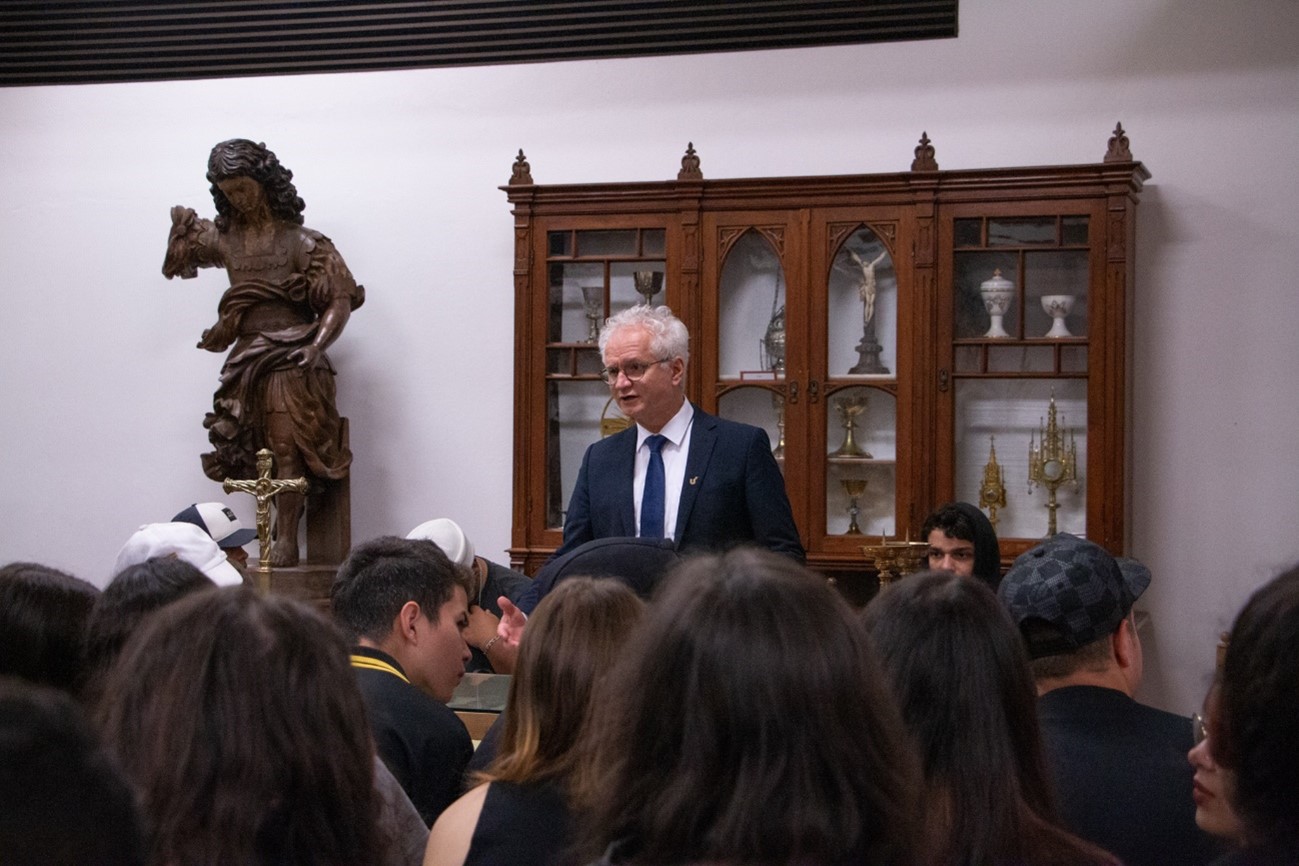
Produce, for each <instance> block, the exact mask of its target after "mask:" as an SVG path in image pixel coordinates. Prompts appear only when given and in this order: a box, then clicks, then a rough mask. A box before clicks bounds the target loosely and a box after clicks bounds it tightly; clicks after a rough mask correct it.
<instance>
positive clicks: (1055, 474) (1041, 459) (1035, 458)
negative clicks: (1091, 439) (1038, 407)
mask: <svg viewBox="0 0 1299 866" xmlns="http://www.w3.org/2000/svg"><path fill="white" fill-rule="evenodd" d="M1046 417H1047V421H1046V425H1045V426H1041V427H1039V428H1038V432H1037V441H1036V443H1035V442H1034V437H1033V434H1030V435H1029V439H1028V492H1029V494H1030V495H1031V494H1032V493H1033V485H1034V484H1037V485H1040V486H1042V487H1045V488H1046V491H1047V501H1046V508H1047V513H1048V515H1049V517H1048V518H1047V531H1046V534H1047V537H1048V538H1049V537H1051V536H1052V535H1055V533H1056V522H1055V512H1056V509H1058V508H1059V507H1060V503H1058V502H1056V496H1055V494H1056V491H1057V490H1058V489H1059V488H1060V485H1062V484H1073V486H1074V489H1075V490H1077V489H1078V442H1077V440H1075V439H1074V435H1073V433H1072V432H1070V433H1069V445H1068V447H1066V446H1065V442H1064V439H1065V434H1064V431H1062V430H1061V429H1060V426H1059V424H1058V423H1057V422H1056V409H1055V391H1054V390H1052V391H1051V403H1050V405H1049V406H1048V407H1047V415H1046ZM1039 423H1040V422H1039Z"/></svg>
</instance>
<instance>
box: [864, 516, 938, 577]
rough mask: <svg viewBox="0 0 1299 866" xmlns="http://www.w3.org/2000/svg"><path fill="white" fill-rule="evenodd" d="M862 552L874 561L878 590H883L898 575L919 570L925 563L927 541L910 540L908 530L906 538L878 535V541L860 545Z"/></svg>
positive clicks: (927, 551) (927, 549) (901, 575)
mask: <svg viewBox="0 0 1299 866" xmlns="http://www.w3.org/2000/svg"><path fill="white" fill-rule="evenodd" d="M861 550H862V553H864V554H866V558H867V559H870V560H872V561H873V562H874V563H875V570H876V571H877V572H879V578H880V590H881V591H883V590H884V589H886V588H887V587H888V585H889V584H890V583H892V582H893V581H894V580H895V579H897V578H899V577H905V576H906V575H908V574H913V573H915V572H917V571H920V570H921V569H922V568H923V567H924V565H925V564H926V563H927V561H928V559H927V557H928V554H929V542H927V541H912V540H911V532H910V531H909V530H908V532H907V536H906V540H904V541H889V540H888V539H886V538H885V537H884V536H882V535H881V536H880V543H879V544H878V545H875V544H866V545H862V549H861Z"/></svg>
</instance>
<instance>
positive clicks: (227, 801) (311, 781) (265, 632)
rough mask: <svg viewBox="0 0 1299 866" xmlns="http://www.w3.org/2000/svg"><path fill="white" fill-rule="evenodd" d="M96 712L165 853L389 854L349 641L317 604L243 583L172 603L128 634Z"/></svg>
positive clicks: (223, 856)
mask: <svg viewBox="0 0 1299 866" xmlns="http://www.w3.org/2000/svg"><path fill="white" fill-rule="evenodd" d="M96 715H97V719H98V721H99V724H100V729H101V731H102V733H103V736H104V742H105V744H106V746H107V747H108V748H109V749H110V750H111V751H112V752H113V754H114V755H115V756H116V758H117V760H118V762H119V764H120V765H121V766H122V769H123V771H124V772H125V773H126V775H127V777H128V778H130V779H131V781H132V782H133V783H134V785H135V787H136V789H137V791H138V792H139V795H140V799H141V804H142V807H143V810H144V813H145V814H146V815H147V816H149V819H150V823H151V830H152V832H151V838H150V846H151V848H152V853H153V857H152V862H156V863H247V864H266V866H269V864H302V866H306V864H330V866H334V864H336V866H343V864H356V863H373V862H379V860H380V858H379V857H378V856H376V854H377V851H376V847H377V845H378V843H377V842H376V836H375V819H376V816H377V814H378V811H377V810H378V801H377V799H376V797H377V795H376V794H375V793H374V786H373V773H374V767H373V760H374V759H373V746H372V744H371V740H370V734H369V726H368V722H367V720H366V715H365V707H364V704H363V703H362V701H361V695H360V692H359V689H358V687H357V684H356V679H355V677H354V675H353V674H352V671H351V668H350V666H349V662H348V646H347V642H346V641H345V640H344V638H343V637H342V635H341V634H340V633H339V632H338V630H337V629H336V628H335V627H334V626H333V625H332V624H330V623H329V622H328V621H327V620H325V619H324V618H323V617H322V616H320V614H318V613H316V612H315V611H313V610H312V609H310V608H309V607H307V606H306V605H304V604H301V603H299V602H295V601H292V600H289V599H285V598H281V597H277V596H266V597H260V596H257V595H256V594H254V593H252V592H250V591H248V590H246V589H243V588H238V587H236V588H228V589H214V590H211V591H205V592H197V593H192V594H190V595H189V596H187V597H185V598H182V599H180V600H179V601H176V602H174V603H172V604H170V605H167V606H166V607H164V608H162V609H161V610H158V611H156V612H155V613H154V614H152V615H151V616H149V617H148V618H147V619H146V620H145V621H144V623H143V624H142V625H141V626H140V628H139V629H138V630H137V631H136V633H135V634H134V635H132V636H131V638H130V639H129V640H128V641H127V643H126V646H125V647H124V648H123V650H122V654H121V657H120V658H119V660H118V663H117V664H116V665H114V667H113V668H112V670H111V671H110V672H109V675H108V678H107V682H106V684H105V688H104V694H103V697H102V699H101V701H100V703H99V706H98V708H97V714H96Z"/></svg>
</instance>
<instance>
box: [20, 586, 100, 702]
mask: <svg viewBox="0 0 1299 866" xmlns="http://www.w3.org/2000/svg"><path fill="white" fill-rule="evenodd" d="M98 595H99V590H98V589H96V588H95V587H94V586H93V585H91V584H89V583H87V582H86V581H84V580H81V579H79V578H76V577H73V576H72V575H70V574H65V573H64V572H62V571H59V570H58V569H56V568H50V567H48V566H45V565H39V564H37V563H34V562H12V563H10V564H9V565H6V566H4V567H3V568H0V675H9V676H15V677H21V678H22V679H25V680H27V681H29V682H33V683H42V684H44V685H48V686H54V687H55V688H59V689H64V690H66V691H69V692H72V693H74V694H76V693H79V692H80V689H81V687H82V684H83V683H84V681H85V677H86V663H85V637H86V635H85V633H86V621H87V620H88V619H89V618H90V609H91V607H92V606H93V605H94V603H95V598H96V597H97V596H98Z"/></svg>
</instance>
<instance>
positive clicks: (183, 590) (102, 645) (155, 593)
mask: <svg viewBox="0 0 1299 866" xmlns="http://www.w3.org/2000/svg"><path fill="white" fill-rule="evenodd" d="M215 588H216V584H214V583H212V581H211V580H209V579H208V577H207V575H205V574H204V573H203V572H201V571H199V570H198V569H197V568H195V567H194V566H193V565H191V564H190V563H188V562H186V561H185V560H183V559H178V558H176V557H174V556H156V557H154V558H152V559H148V560H145V561H144V562H141V563H137V564H136V565H132V566H128V567H127V568H124V569H122V570H121V571H120V572H118V574H117V576H116V577H114V578H113V579H112V581H110V582H109V584H108V586H106V587H104V591H103V592H101V593H100V594H99V597H98V598H96V599H95V604H94V606H93V607H92V608H91V610H90V618H89V621H88V622H87V623H86V665H87V670H88V671H89V681H90V684H91V685H94V684H95V682H96V680H98V679H99V678H101V677H103V675H104V674H105V673H106V672H107V671H108V668H109V666H110V665H112V663H113V661H114V660H115V659H116V658H117V656H118V654H119V653H120V652H121V651H122V647H123V646H124V645H125V644H126V640H127V638H129V637H130V636H131V633H132V632H134V631H135V629H136V628H137V627H138V626H139V625H140V622H141V620H143V619H144V618H145V616H146V615H147V614H149V613H152V612H153V611H155V610H157V609H158V608H160V607H163V606H164V605H167V604H170V603H171V602H173V601H175V600H176V599H178V598H182V597H184V596H186V595H189V594H190V593H191V592H198V591H200V590H206V589H215Z"/></svg>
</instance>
